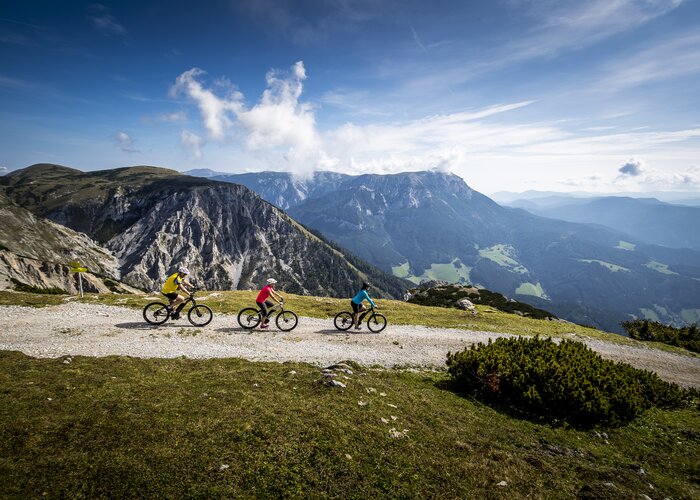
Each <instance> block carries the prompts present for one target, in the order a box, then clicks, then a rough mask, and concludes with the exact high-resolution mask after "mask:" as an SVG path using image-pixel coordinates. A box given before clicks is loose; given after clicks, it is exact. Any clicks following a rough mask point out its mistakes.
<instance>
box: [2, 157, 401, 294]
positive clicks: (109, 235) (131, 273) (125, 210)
mask: <svg viewBox="0 0 700 500" xmlns="http://www.w3.org/2000/svg"><path fill="white" fill-rule="evenodd" d="M0 185H4V186H5V192H6V194H7V196H8V197H10V198H12V199H13V200H14V201H15V202H16V203H18V204H21V205H22V206H23V207H24V208H26V209H28V210H30V211H32V212H34V213H35V214H38V215H41V216H44V217H47V218H49V219H51V220H53V221H54V222H57V223H59V224H62V225H65V226H68V227H70V228H72V229H74V230H77V231H81V232H84V233H86V234H88V235H89V236H90V237H92V238H94V239H95V240H97V241H98V242H100V243H102V244H104V246H105V247H106V248H108V249H109V250H110V251H112V252H113V254H114V255H115V256H116V257H117V259H118V261H119V271H120V273H121V275H122V278H123V279H124V281H126V282H127V283H132V284H134V285H138V286H143V287H146V288H149V289H154V288H157V287H159V286H160V283H161V282H162V281H163V279H164V278H165V277H166V276H167V274H168V273H170V272H173V270H174V269H176V268H177V267H178V266H179V265H180V264H183V263H184V264H187V265H188V267H190V269H191V270H192V272H193V277H194V279H195V280H197V281H199V282H200V283H203V284H205V285H206V286H207V287H209V288H215V289H230V288H257V287H259V286H261V284H263V283H264V280H265V278H267V277H269V276H274V277H276V278H277V279H278V280H280V282H281V285H282V287H283V289H285V290H287V291H290V292H297V293H312V294H317V295H335V296H348V295H350V294H351V293H354V292H355V291H356V288H357V286H358V284H359V283H360V282H361V281H363V280H366V279H369V280H370V281H371V282H372V283H373V284H374V285H375V287H376V288H377V289H378V290H379V295H384V296H399V295H401V294H402V293H403V291H404V289H405V286H404V285H405V284H404V283H403V282H402V280H400V279H397V278H395V277H392V276H389V275H386V274H385V273H383V272H381V271H379V270H378V269H376V268H373V267H372V266H370V265H368V264H366V263H364V262H362V261H360V260H359V259H356V258H354V257H353V256H351V255H344V253H343V251H342V250H341V249H338V248H334V247H332V246H330V245H329V244H328V243H326V242H325V241H324V240H322V239H320V238H319V237H318V236H316V235H313V234H311V233H310V232H309V231H307V230H306V229H305V228H303V227H302V226H301V225H299V224H298V223H297V222H295V221H294V220H292V219H291V218H290V217H289V216H288V215H287V214H285V213H284V212H282V211H281V210H279V209H277V208H275V207H274V206H272V205H270V204H269V203H267V202H265V201H263V200H262V199H261V198H260V197H259V196H258V195H256V194H255V193H253V192H252V191H250V190H249V189H248V188H246V187H244V186H241V185H235V184H229V183H222V182H216V181H211V180H206V179H200V178H196V177H191V176H186V175H181V174H179V173H177V172H175V171H172V170H167V169H161V168H154V167H133V168H121V169H115V170H104V171H98V172H81V171H78V170H74V169H71V168H66V167H61V166H57V165H34V166H32V167H28V168H26V169H23V170H19V171H15V172H12V173H11V174H9V175H7V176H4V177H2V178H1V180H0Z"/></svg>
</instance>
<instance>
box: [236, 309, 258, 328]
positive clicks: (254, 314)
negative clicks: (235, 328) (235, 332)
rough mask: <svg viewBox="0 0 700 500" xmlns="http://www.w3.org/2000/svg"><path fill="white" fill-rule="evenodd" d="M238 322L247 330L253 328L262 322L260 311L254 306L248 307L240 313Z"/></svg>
mask: <svg viewBox="0 0 700 500" xmlns="http://www.w3.org/2000/svg"><path fill="white" fill-rule="evenodd" d="M238 324H239V325H241V327H243V328H245V329H246V330H252V329H253V328H255V327H256V326H258V325H259V324H260V311H258V310H257V309H255V308H254V307H246V308H245V309H243V310H242V311H241V312H239V313H238Z"/></svg>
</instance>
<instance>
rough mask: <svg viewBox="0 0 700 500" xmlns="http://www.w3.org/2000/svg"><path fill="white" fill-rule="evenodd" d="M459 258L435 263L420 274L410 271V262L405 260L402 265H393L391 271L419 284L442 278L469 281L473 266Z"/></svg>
mask: <svg viewBox="0 0 700 500" xmlns="http://www.w3.org/2000/svg"><path fill="white" fill-rule="evenodd" d="M458 262H459V259H454V260H453V261H452V262H448V263H444V264H439V263H433V264H431V265H430V267H429V268H428V269H426V270H425V271H423V274H421V275H420V276H414V275H412V274H410V272H409V267H410V265H409V263H408V262H404V263H403V264H401V265H400V266H393V267H392V268H391V272H392V274H393V275H394V276H396V277H398V278H405V279H407V280H409V281H411V282H413V283H415V284H419V283H420V282H421V281H423V280H442V281H447V282H448V283H469V282H470V279H469V273H470V272H471V270H472V268H471V267H469V266H465V265H464V264H462V263H461V262H459V265H458Z"/></svg>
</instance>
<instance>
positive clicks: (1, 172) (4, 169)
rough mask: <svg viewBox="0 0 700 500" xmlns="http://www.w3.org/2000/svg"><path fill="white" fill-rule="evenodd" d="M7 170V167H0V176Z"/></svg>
mask: <svg viewBox="0 0 700 500" xmlns="http://www.w3.org/2000/svg"><path fill="white" fill-rule="evenodd" d="M8 172H9V170H8V168H7V167H0V176H3V175H5V174H6V173H8Z"/></svg>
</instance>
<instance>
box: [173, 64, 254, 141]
mask: <svg viewBox="0 0 700 500" xmlns="http://www.w3.org/2000/svg"><path fill="white" fill-rule="evenodd" d="M204 74H205V73H204V71H202V70H201V69H199V68H192V69H190V70H189V71H185V72H184V73H182V74H181V75H180V76H178V77H177V80H176V81H175V85H174V86H173V87H172V88H171V89H170V95H171V97H176V96H177V95H179V94H185V95H186V96H187V97H189V98H190V99H191V100H193V101H194V102H195V103H196V104H197V106H198V107H199V111H200V113H201V115H202V120H203V122H204V126H205V127H206V129H207V131H208V132H209V134H210V136H211V137H212V138H213V139H217V140H222V139H224V137H225V135H226V132H227V131H228V130H229V129H230V128H231V125H232V123H233V122H232V121H231V119H230V118H229V116H228V113H230V112H233V113H236V112H238V111H240V110H242V109H243V104H242V102H241V101H242V99H243V95H242V94H241V93H240V92H237V91H235V90H233V89H230V92H229V95H228V96H224V97H218V96H217V95H216V94H214V92H212V91H211V90H208V89H205V88H204V86H203V85H202V84H201V83H200V82H199V81H198V80H197V79H198V78H199V77H201V76H203V75H204Z"/></svg>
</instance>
